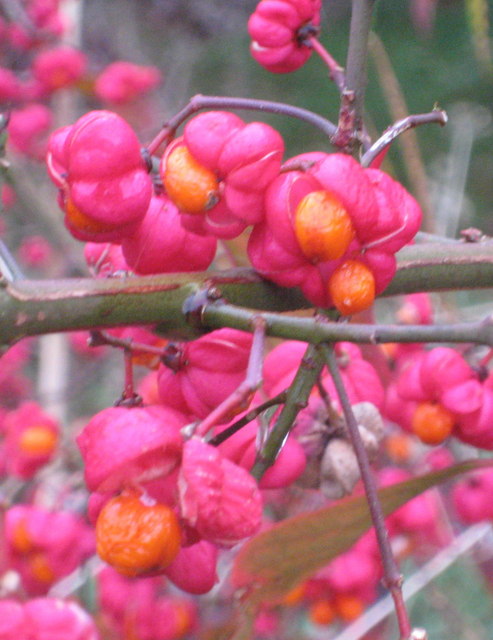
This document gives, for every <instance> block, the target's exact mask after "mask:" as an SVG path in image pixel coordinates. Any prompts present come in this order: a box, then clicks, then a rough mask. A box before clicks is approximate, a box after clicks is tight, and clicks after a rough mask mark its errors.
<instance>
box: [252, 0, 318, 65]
mask: <svg viewBox="0 0 493 640" xmlns="http://www.w3.org/2000/svg"><path fill="white" fill-rule="evenodd" d="M320 9H321V1H320V0H261V2H259V3H258V5H257V8H256V9H255V11H254V13H253V14H252V15H251V16H250V19H249V21H248V33H249V34H250V37H251V38H252V44H251V46H250V52H251V54H252V56H253V57H254V58H255V60H256V61H257V62H258V63H259V64H261V65H262V66H263V67H264V68H265V69H267V70H268V71H271V72H273V73H287V72H290V71H295V70H296V69H298V68H299V67H301V66H302V65H304V64H305V62H306V61H307V60H308V58H309V57H310V55H311V53H312V49H311V48H310V46H309V45H308V44H307V43H306V41H305V40H306V38H307V37H308V36H309V35H314V34H316V33H317V32H318V26H319V24H320Z"/></svg>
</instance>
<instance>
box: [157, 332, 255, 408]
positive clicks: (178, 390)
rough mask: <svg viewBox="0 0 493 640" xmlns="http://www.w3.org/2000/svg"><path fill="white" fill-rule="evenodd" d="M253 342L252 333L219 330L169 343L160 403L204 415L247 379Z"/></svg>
mask: <svg viewBox="0 0 493 640" xmlns="http://www.w3.org/2000/svg"><path fill="white" fill-rule="evenodd" d="M251 344H252V336H251V334H249V333H246V332H244V331H238V330H236V329H218V330H217V331H212V332H211V333H209V334H207V335H204V336H202V337H200V338H198V339H197V340H193V341H192V342H187V343H178V344H170V345H169V346H168V348H167V349H166V352H167V353H165V356H164V362H168V366H165V365H160V367H159V369H158V390H159V397H160V398H161V402H163V403H164V404H165V405H167V406H170V407H173V408H174V409H177V410H178V411H181V412H182V413H184V414H187V415H191V416H196V417H198V418H201V419H203V418H205V417H206V416H207V415H208V414H209V413H210V412H211V411H212V410H213V409H215V408H216V407H217V406H218V405H219V404H220V403H221V402H222V401H223V400H225V399H226V398H227V397H228V396H230V395H231V393H233V391H235V389H237V388H238V386H239V385H240V384H241V383H242V382H243V381H244V379H245V375H246V369H247V365H248V359H249V355H250V348H251ZM229 418H230V416H229V417H228V418H227V420H229Z"/></svg>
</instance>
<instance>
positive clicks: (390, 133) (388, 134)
mask: <svg viewBox="0 0 493 640" xmlns="http://www.w3.org/2000/svg"><path fill="white" fill-rule="evenodd" d="M447 121H448V116H447V113H446V112H445V111H443V110H442V109H433V111H430V112H429V113H421V114H416V115H412V116H407V118H403V119H402V120H399V121H397V122H396V123H394V124H393V125H391V126H390V127H388V129H386V130H385V131H384V133H383V134H382V136H381V137H380V138H379V139H378V140H377V141H376V142H375V143H374V144H372V146H371V147H370V148H369V149H368V151H366V153H364V154H363V156H362V158H361V164H362V165H363V166H364V167H371V166H372V165H373V163H374V161H375V160H376V159H377V158H379V156H381V154H383V153H384V152H386V151H387V150H388V148H389V146H390V145H391V144H392V142H394V140H395V139H396V138H397V137H399V136H400V135H401V134H403V133H404V132H405V131H408V130H409V129H414V128H415V127H418V126H420V125H422V124H430V123H437V124H440V125H442V126H444V125H446V124H447Z"/></svg>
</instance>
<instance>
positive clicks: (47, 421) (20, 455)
mask: <svg viewBox="0 0 493 640" xmlns="http://www.w3.org/2000/svg"><path fill="white" fill-rule="evenodd" d="M59 431H60V427H59V424H58V422H57V421H56V420H55V419H54V418H53V417H52V416H50V415H48V414H47V413H46V412H45V411H43V409H42V408H41V407H40V406H39V405H38V404H36V403H35V402H25V403H23V404H22V405H21V406H20V407H18V408H17V409H16V410H15V411H10V412H9V413H7V415H6V416H5V418H4V420H3V432H4V435H5V439H4V453H5V456H6V472H7V473H11V474H12V475H14V476H17V477H19V478H24V479H27V478H32V477H33V476H34V474H35V473H36V472H37V471H38V470H39V469H40V468H41V467H43V466H44V465H45V464H47V463H48V462H50V460H52V459H53V457H54V455H55V453H56V451H57V448H58V438H59Z"/></svg>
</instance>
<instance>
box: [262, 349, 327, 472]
mask: <svg viewBox="0 0 493 640" xmlns="http://www.w3.org/2000/svg"><path fill="white" fill-rule="evenodd" d="M323 366H324V359H323V357H322V355H321V354H320V353H319V352H318V351H317V349H316V348H315V347H314V346H313V345H309V346H308V348H307V350H306V351H305V355H304V356H303V359H302V360H301V364H300V366H299V369H298V371H297V373H296V376H295V378H294V380H293V382H292V383H291V385H290V387H289V389H288V392H287V397H286V403H285V404H284V406H283V408H282V410H281V413H280V414H279V417H278V418H277V420H276V423H275V425H274V426H273V427H272V430H271V431H270V433H269V437H268V438H267V441H266V442H265V444H264V446H263V447H262V449H261V450H260V451H259V452H258V455H257V460H256V461H255V464H254V466H253V468H252V475H253V476H254V478H256V479H257V480H260V478H261V477H262V476H263V475H264V473H265V472H266V471H267V469H268V468H269V467H270V466H271V465H272V464H274V462H275V461H276V458H277V456H278V454H279V452H280V450H281V449H282V446H283V444H284V443H285V441H286V438H287V436H288V434H289V432H290V430H291V429H292V428H293V425H294V422H295V420H296V416H297V415H298V413H299V412H300V411H301V409H303V408H304V407H306V405H307V403H308V398H309V397H310V392H311V390H312V388H313V387H314V385H315V384H316V382H317V379H318V377H319V375H320V372H321V371H322V368H323Z"/></svg>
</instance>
